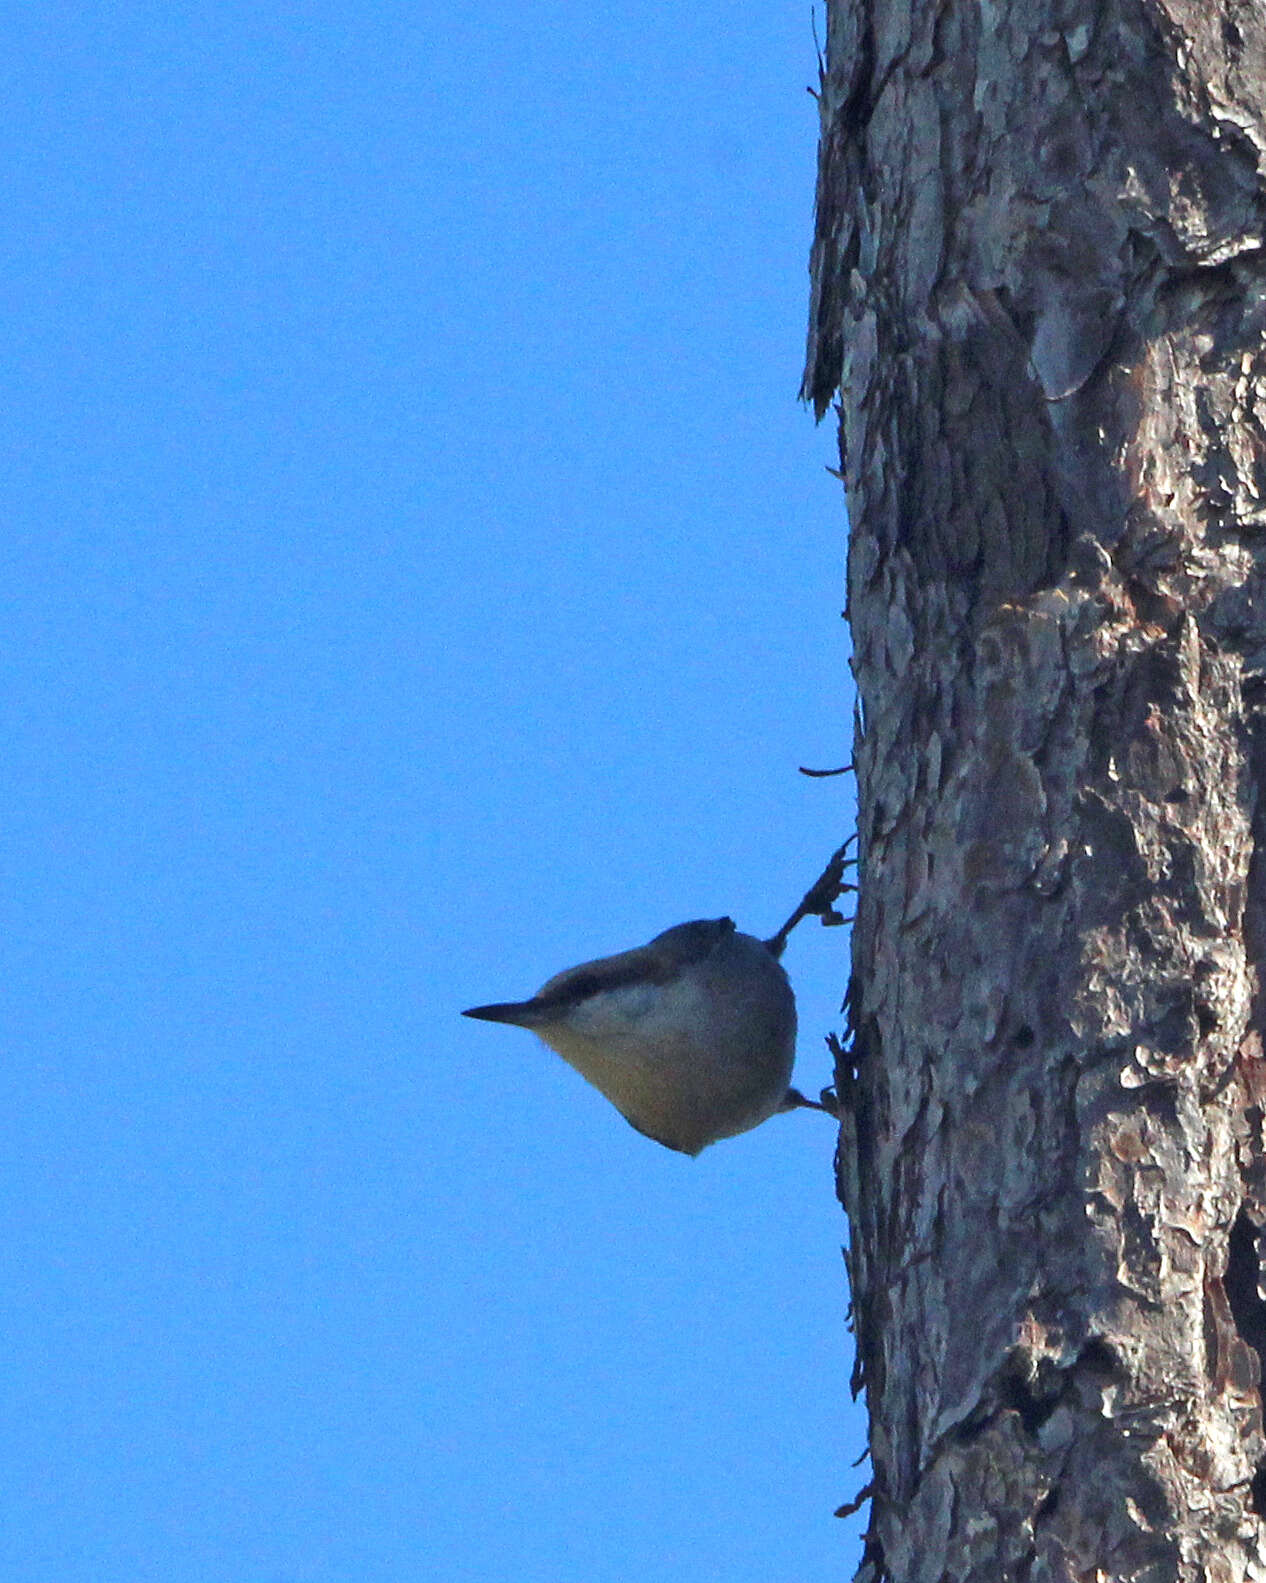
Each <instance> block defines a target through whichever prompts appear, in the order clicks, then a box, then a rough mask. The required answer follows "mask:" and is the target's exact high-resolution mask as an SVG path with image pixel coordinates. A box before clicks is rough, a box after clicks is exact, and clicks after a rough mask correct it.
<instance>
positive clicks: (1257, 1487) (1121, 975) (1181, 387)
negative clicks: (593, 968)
mask: <svg viewBox="0 0 1266 1583" xmlns="http://www.w3.org/2000/svg"><path fill="white" fill-rule="evenodd" d="M821 90H822V91H821V99H820V105H821V111H822V141H821V148H820V156H819V183H818V198H817V234H816V239H815V243H814V249H813V259H812V285H813V292H812V305H811V320H810V332H809V349H808V364H807V368H806V374H805V394H806V396H808V397H809V398H810V399H811V400H813V402H814V403H815V404H816V406H817V408H818V410H819V412H822V411H824V410H825V409H826V408H827V407H828V406H829V405H830V403H831V402H832V400H833V399H835V398H836V396H837V392H838V401H839V417H840V448H841V456H842V458H843V461H842V466H843V468H844V474H845V479H846V485H847V491H848V504H849V510H850V515H851V523H852V526H851V542H850V553H849V616H850V621H851V625H852V632H853V642H854V656H855V657H854V666H855V671H856V679H857V685H858V689H859V692H860V696H861V703H862V719H863V725H864V729H863V731H862V732H861V734H860V736H859V741H858V743H857V747H856V753H855V760H856V764H857V771H858V780H859V799H860V815H859V819H860V848H859V850H860V858H861V868H860V875H861V893H860V899H859V900H860V904H859V909H858V918H857V923H856V926H855V933H854V977H853V984H852V1007H853V1021H854V1025H855V1029H856V1040H855V1044H854V1048H853V1052H852V1058H851V1063H850V1066H849V1068H848V1069H847V1070H845V1071H843V1072H841V1073H840V1074H839V1076H840V1084H839V1086H840V1092H841V1095H842V1096H844V1097H845V1098H846V1099H847V1101H848V1106H847V1115H846V1117H845V1125H844V1137H843V1146H842V1148H841V1151H840V1176H839V1185H840V1192H841V1196H842V1198H843V1201H844V1204H845V1206H846V1208H847V1210H848V1213H849V1216H850V1220H851V1227H852V1246H851V1253H850V1274H851V1278H852V1282H853V1294H854V1299H855V1306H856V1313H857V1339H858V1355H859V1370H860V1377H861V1381H862V1383H864V1385H865V1388H866V1392H867V1399H868V1403H869V1407H870V1413H871V1437H872V1438H871V1444H872V1453H873V1459H874V1481H875V1493H874V1497H873V1504H872V1519H871V1526H870V1534H869V1538H868V1542H867V1550H866V1558H865V1560H864V1562H863V1567H862V1575H863V1576H864V1577H867V1578H877V1577H885V1578H891V1579H893V1580H894V1583H906V1580H915V1579H917V1580H928V1583H932V1580H938V1579H959V1578H962V1579H966V1578H974V1579H980V1580H985V1579H989V1580H997V1579H1003V1578H1017V1579H1025V1580H1032V1583H1038V1580H1047V1579H1050V1580H1070V1579H1083V1578H1085V1579H1100V1578H1102V1579H1125V1578H1131V1579H1134V1578H1139V1579H1141V1578H1147V1579H1149V1580H1153V1579H1154V1580H1161V1579H1167V1578H1182V1579H1196V1578H1216V1579H1226V1580H1232V1579H1240V1578H1246V1577H1266V1545H1264V1544H1263V1539H1264V1536H1266V1527H1264V1526H1263V1523H1262V1520H1261V1516H1260V1513H1261V1512H1263V1511H1266V1474H1262V1473H1259V1468H1261V1467H1263V1466H1264V1465H1266V1463H1264V1459H1266V1441H1264V1440H1263V1433H1262V1413H1261V1399H1260V1377H1261V1355H1262V1351H1263V1349H1264V1348H1266V1305H1264V1304H1263V1301H1262V1297H1261V1292H1260V1276H1259V1264H1260V1260H1259V1243H1260V1237H1259V1228H1261V1227H1263V1226H1266V1129H1264V1124H1263V1106H1264V1105H1266V1062H1264V1061H1263V1054H1262V1044H1261V1037H1260V1030H1261V1027H1262V1021H1263V1005H1262V994H1263V974H1262V961H1261V959H1262V955H1263V952H1264V951H1266V890H1264V884H1266V876H1264V875H1263V871H1262V864H1261V861H1260V858H1259V854H1260V853H1261V851H1262V845H1263V838H1264V837H1266V803H1264V802H1263V798H1262V796H1261V785H1262V781H1263V777H1264V776H1266V732H1264V728H1263V713H1262V711H1263V707H1264V706H1266V505H1264V504H1263V495H1264V494H1266V446H1264V444H1263V422H1264V417H1266V387H1264V384H1263V375H1264V372H1266V353H1264V348H1263V338H1264V333H1266V268H1264V258H1266V255H1264V253H1263V230H1264V228H1266V186H1264V174H1266V7H1264V6H1263V5H1262V4H1261V3H1260V0H1254V3H1252V4H1250V3H1245V0H1241V3H1231V0H1212V3H1196V0H1187V3H1179V0H1171V3H1164V0H1138V3H1116V0H1108V3H1097V4H1090V3H1087V0H1067V3H1064V4H1058V3H1053V0H1024V3H1020V0H1000V3H995V4H965V3H958V0H948V3H938V4H932V3H925V0H905V3H901V0H828V40H827V62H826V67H825V70H824V73H823V79H822V84H821Z"/></svg>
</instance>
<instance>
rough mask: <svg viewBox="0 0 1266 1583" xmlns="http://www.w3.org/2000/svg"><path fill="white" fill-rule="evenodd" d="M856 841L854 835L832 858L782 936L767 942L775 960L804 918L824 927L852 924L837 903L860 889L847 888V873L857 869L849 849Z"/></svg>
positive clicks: (805, 895)
mask: <svg viewBox="0 0 1266 1583" xmlns="http://www.w3.org/2000/svg"><path fill="white" fill-rule="evenodd" d="M856 840H857V835H856V832H854V834H852V835H851V836H849V838H848V840H847V841H845V843H844V845H843V846H842V847H841V848H840V849H839V851H838V852H836V853H835V854H834V855H833V856H832V858H831V861H830V862H829V863H828V864H827V866H826V867H825V868H824V869H823V870H822V872H821V874H820V875H819V876H818V878H817V879H816V880H815V881H814V882H813V884H812V885H811V886H810V887H809V889H808V890H807V891H806V892H805V894H804V899H803V901H801V903H800V905H799V906H798V907H797V908H796V910H795V912H793V913H792V915H791V917H790V918H788V919H787V921H786V923H785V924H783V926H782V928H781V929H779V931H778V933H777V934H776V935H775V936H774V937H773V939H772V940H766V941H765V944H766V945H767V946H768V947H769V949H770V950H771V951H772V952H773V954H774V955H775V956H781V955H782V953H783V947H784V946H785V945H786V944H787V936H788V935H789V934H790V933H791V931H792V930H793V929H794V928H795V927H796V925H797V924H798V923H799V922H800V920H801V919H802V918H810V917H813V918H821V920H822V922H823V923H824V924H841V923H847V922H848V920H847V919H846V918H845V917H844V915H843V914H842V913H839V912H837V911H836V910H835V903H836V902H837V901H838V900H839V899H840V897H841V896H843V895H845V894H846V892H848V891H855V890H856V889H857V886H856V885H849V884H846V883H845V880H844V875H845V873H846V872H847V870H849V869H850V868H856V867H857V859H856V858H855V857H849V855H848V849H849V847H851V846H852V844H853V842H854V841H856Z"/></svg>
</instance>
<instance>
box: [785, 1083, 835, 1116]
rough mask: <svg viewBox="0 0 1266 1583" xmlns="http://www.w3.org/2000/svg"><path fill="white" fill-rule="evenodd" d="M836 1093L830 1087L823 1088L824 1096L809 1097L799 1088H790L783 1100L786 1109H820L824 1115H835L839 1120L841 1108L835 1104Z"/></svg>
mask: <svg viewBox="0 0 1266 1583" xmlns="http://www.w3.org/2000/svg"><path fill="white" fill-rule="evenodd" d="M834 1100H835V1095H834V1094H833V1093H832V1091H831V1090H830V1089H829V1088H824V1089H823V1090H822V1098H821V1099H820V1100H819V1099H808V1098H807V1097H806V1096H805V1095H804V1094H802V1093H801V1092H800V1090H799V1089H798V1088H789V1089H788V1090H787V1097H786V1099H784V1100H783V1102H782V1108H783V1109H784V1110H820V1111H822V1112H823V1114H824V1115H827V1116H834V1117H835V1118H836V1120H837V1121H838V1120H839V1115H840V1113H839V1109H838V1108H837V1106H836V1105H835V1104H834Z"/></svg>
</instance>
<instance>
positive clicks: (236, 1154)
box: [0, 0, 866, 1583]
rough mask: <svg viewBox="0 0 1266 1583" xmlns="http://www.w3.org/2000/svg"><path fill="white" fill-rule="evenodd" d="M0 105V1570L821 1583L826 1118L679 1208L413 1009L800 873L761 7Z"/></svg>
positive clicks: (655, 1159) (840, 1553)
mask: <svg viewBox="0 0 1266 1583" xmlns="http://www.w3.org/2000/svg"><path fill="white" fill-rule="evenodd" d="M0 70H2V71H3V74H4V78H5V82H4V93H3V100H2V102H3V105H4V110H3V115H4V119H5V125H4V129H3V137H2V138H0V183H2V200H0V201H2V207H3V212H4V216H5V224H4V232H3V259H2V262H0V277H2V287H3V289H2V290H0V320H2V324H0V332H2V343H3V346H4V353H3V356H2V357H0V382H2V383H3V390H2V391H0V428H2V434H3V449H4V457H3V467H0V491H2V492H3V538H2V542H3V555H4V569H3V578H2V581H0V597H2V598H3V601H4V612H3V620H2V621H0V647H2V648H3V655H2V659H0V731H2V738H3V744H4V747H3V752H2V753H0V780H2V782H3V806H2V811H0V861H2V862H3V868H4V873H3V883H2V885H0V896H2V898H3V900H2V902H0V905H2V906H3V908H4V912H5V916H4V918H3V920H0V942H2V943H0V955H2V958H3V960H2V961H0V976H2V980H3V984H4V992H3V996H2V997H0V1007H2V1008H3V1010H2V1027H3V1061H2V1062H0V1128H2V1129H3V1138H2V1140H0V1249H2V1250H3V1253H2V1254H0V1269H2V1272H3V1278H2V1281H0V1351H2V1355H3V1358H4V1365H3V1368H2V1369H0V1423H2V1424H3V1426H4V1432H3V1435H2V1436H0V1579H2V1580H4V1583H9V1580H14V1583H150V1580H152V1583H343V1580H346V1583H403V1580H412V1579H419V1578H427V1579H430V1578H434V1579H437V1580H441V1583H448V1580H454V1583H456V1580H463V1579H470V1580H479V1583H489V1580H497V1579H501V1578H505V1579H513V1580H514V1583H538V1580H539V1583H699V1580H718V1583H749V1580H750V1583H770V1580H771V1579H777V1580H783V1579H786V1580H792V1579H794V1580H796V1583H826V1580H828V1579H830V1580H837V1579H840V1578H844V1577H847V1576H848V1575H849V1574H850V1572H851V1570H852V1567H853V1565H854V1563H855V1560H856V1553H857V1552H856V1524H855V1523H842V1522H840V1521H838V1520H836V1519H835V1518H834V1517H833V1516H832V1510H833V1508H834V1507H835V1506H836V1505H838V1504H839V1503H840V1502H841V1501H843V1500H845V1499H847V1498H848V1497H849V1496H851V1495H852V1494H853V1493H854V1492H855V1491H856V1489H857V1488H858V1486H859V1485H860V1484H861V1483H862V1482H863V1481H864V1479H865V1477H866V1471H865V1469H864V1468H862V1469H857V1470H853V1469H851V1468H850V1463H851V1462H852V1460H853V1459H854V1458H855V1457H856V1456H857V1455H858V1453H859V1452H860V1450H861V1449H862V1445H863V1433H864V1431H863V1421H862V1417H861V1414H860V1411H859V1409H858V1408H857V1407H855V1406H854V1405H853V1404H852V1403H851V1402H850V1400H849V1397H848V1391H847V1379H848V1371H849V1364H850V1347H849V1344H848V1341H847V1337H846V1335H845V1330H844V1314H845V1308H846V1304H847V1289H846V1282H845V1277H844V1270H843V1265H842V1262H841V1257H840V1244H841V1243H842V1241H843V1240H844V1236H845V1226H844V1222H843V1219H842V1216H841V1214H840V1212H839V1210H838V1208H837V1206H836V1204H835V1201H834V1196H833V1188H832V1174H831V1161H832V1153H833V1149H834V1129H833V1127H832V1126H831V1125H830V1124H829V1122H827V1121H826V1120H825V1119H823V1118H822V1117H819V1116H815V1115H812V1114H803V1113H802V1114H799V1115H793V1116H787V1117H780V1118H776V1119H775V1120H774V1121H771V1122H769V1123H768V1124H767V1125H766V1126H765V1127H763V1128H761V1129H759V1130H758V1131H757V1132H754V1133H752V1134H749V1135H748V1136H746V1137H743V1138H739V1139H736V1140H733V1141H731V1142H728V1143H725V1144H722V1145H719V1146H717V1147H716V1148H714V1149H711V1150H709V1151H707V1152H706V1153H705V1154H704V1155H703V1156H702V1157H701V1158H699V1159H698V1160H689V1159H686V1158H684V1157H681V1156H677V1155H674V1154H672V1153H670V1152H668V1151H667V1150H664V1149H661V1148H658V1147H657V1146H656V1145H654V1144H653V1143H651V1142H649V1141H648V1140H647V1139H645V1138H642V1137H640V1136H638V1135H637V1134H636V1133H634V1132H633V1131H632V1130H631V1129H630V1128H629V1127H628V1126H627V1125H626V1124H625V1123H624V1122H623V1121H622V1120H621V1118H620V1117H619V1116H618V1115H617V1114H616V1113H615V1112H614V1111H613V1110H611V1109H610V1107H609V1106H607V1105H606V1103H605V1102H604V1101H603V1100H602V1099H601V1098H600V1097H599V1096H598V1095H597V1094H596V1093H594V1092H593V1091H592V1090H590V1089H589V1088H587V1087H586V1086H585V1085H584V1084H583V1083H582V1082H581V1081H580V1079H579V1078H577V1077H576V1076H575V1074H574V1073H572V1072H571V1071H570V1070H569V1069H568V1068H567V1067H565V1066H564V1065H563V1064H562V1063H561V1062H560V1061H558V1060H557V1058H555V1057H554V1056H552V1055H551V1054H550V1053H549V1052H548V1051H546V1050H545V1049H543V1048H542V1047H541V1046H539V1045H538V1044H537V1043H536V1042H535V1041H534V1040H533V1039H531V1038H530V1037H529V1036H527V1035H526V1034H522V1033H520V1032H518V1031H516V1030H513V1029H507V1028H498V1027H492V1026H489V1025H486V1024H477V1023H472V1022H469V1021H465V1020H463V1019H462V1018H461V1017H460V1016H459V1015H458V1012H459V1010H460V1009H461V1008H462V1007H463V1006H467V1005H470V1004H472V1003H476V1002H479V1001H486V1000H489V999H501V998H511V997H517V996H520V995H525V994H527V993H529V992H531V991H532V990H533V989H534V988H535V987H536V986H537V985H538V983H539V982H540V981H541V980H542V979H544V978H545V977H547V976H548V975H549V974H551V973H552V972H554V971H555V970H557V969H559V968H561V967H563V966H565V965H568V964H570V963H573V962H575V961H577V960H580V959H583V958H585V957H589V956H593V955H596V954H599V953H603V952H606V951H610V950H616V949H620V948H622V947H625V946H628V945H632V944H636V943H639V942H640V941H642V940H645V939H646V938H648V937H649V936H650V935H651V934H654V933H656V932H657V931H658V930H660V929H662V928H665V927H666V926H668V925H670V924H673V923H676V922H679V921H681V920H682V919H685V918H690V917H714V916H717V915H719V914H721V913H731V914H732V915H733V916H734V917H735V918H737V919H738V921H739V924H740V926H741V927H744V928H747V929H750V930H753V931H757V932H772V930H773V929H774V928H776V926H777V925H778V924H779V923H780V922H781V921H782V919H783V918H784V917H785V916H786V914H787V913H788V912H789V911H790V909H791V908H792V906H793V905H794V904H795V902H796V901H797V900H798V899H799V897H800V895H801V893H802V891H803V890H804V889H805V887H806V886H807V885H808V884H809V883H810V881H811V880H812V879H813V878H814V877H815V876H816V875H817V873H818V871H819V870H820V868H821V866H822V864H823V863H824V862H825V860H826V858H827V857H828V856H829V854H830V852H831V851H832V849H833V848H834V847H835V846H836V845H837V844H838V842H839V841H840V840H841V839H842V838H843V836H844V835H845V834H846V833H847V832H848V830H849V829H850V827H851V817H852V801H851V799H852V787H851V785H849V784H848V783H846V782H845V781H844V780H842V779H836V780H831V781H819V782H811V781H808V780H806V779H804V778H803V777H800V776H798V775H797V774H796V766H797V764H801V763H809V764H830V763H839V762H842V761H843V760H844V759H845V758H847V756H848V751H849V740H848V739H849V732H850V726H849V719H850V713H851V694H850V691H849V686H848V681H847V666H846V655H847V649H846V635H845V631H844V628H843V624H842V623H841V621H840V619H839V611H840V606H841V604H842V589H843V557H844V531H845V530H844V510H843V502H842V499H841V496H840V492H839V486H838V484H836V483H835V481H834V480H832V479H831V478H830V477H829V476H828V475H827V473H826V472H825V470H824V467H825V465H826V464H829V463H830V462H831V461H832V460H833V442H832V437H831V433H830V425H829V424H828V425H824V426H823V427H822V428H820V429H815V428H814V426H813V424H812V422H811V420H810V418H809V417H808V416H807V415H806V413H805V412H804V411H803V410H802V409H801V408H800V407H799V406H798V405H797V403H796V400H795V391H796V385H797V380H798V375H799V364H800V355H801V347H802V341H803V330H804V324H805V316H806V300H807V290H808V282H807V275H806V259H807V254H808V247H809V240H810V225H811V213H812V189H813V173H814V146H815V134H816V112H815V109H814V105H813V102H812V100H811V99H809V98H808V96H807V95H806V94H805V91H804V89H805V86H806V84H808V83H811V82H813V81H814V80H815V77H814V74H815V64H814V51H813V41H812V36H811V31H810V14H809V7H808V5H807V4H806V5H803V6H802V5H798V4H785V5H781V6H772V7H771V6H752V7H734V6H732V5H726V6H722V5H721V4H720V3H719V0H700V3H698V4H695V5H690V6H671V7H670V6H661V5H647V4H636V3H635V4H634V5H632V6H631V7H625V8H623V9H621V8H618V7H617V8H614V9H613V8H611V7H600V6H593V5H592V4H582V3H580V0H556V3H553V4H549V3H542V4H522V5H518V6H512V7H509V8H501V9H498V8H496V7H492V8H489V7H486V6H485V7H479V6H461V7H455V6H442V7H441V6H438V5H437V6H433V7H427V6H425V5H424V6H422V7H418V6H417V5H416V4H406V3H403V0H402V3H383V4H372V3H371V4H368V5H359V6H351V5H333V4H321V3H317V0H314V3H310V4H287V5H279V4H276V3H275V0H251V3H250V4H249V5H248V4H239V3H234V0H216V3H215V4H210V3H207V4H192V3H187V4H182V3H180V0H162V3H159V0H151V3H147V4H138V3H135V0H109V3H108V4H84V5H73V6H72V5H65V4H58V3H57V0H50V3H49V4H46V5H41V6H32V7H26V8H18V7H8V8H6V12H5V16H4V19H3V22H2V23H0ZM787 963H788V967H789V969H790V971H791V973H792V975H793V979H794V981H795V983H796V986H797V991H798V995H799V1000H800V1008H801V1041H800V1065H799V1074H800V1081H801V1082H802V1084H803V1086H804V1087H806V1088H807V1089H808V1090H810V1091H811V1092H815V1091H816V1089H817V1088H818V1087H819V1086H821V1085H822V1084H823V1083H825V1082H826V1081H827V1080H828V1078H829V1062H828V1058H827V1055H826V1052H825V1049H824V1046H823V1035H824V1034H825V1033H826V1032H827V1031H828V1030H830V1029H832V1028H838V1027H839V1017H838V1006H839V999H840V993H841V990H842V987H843V984H844V982H845V978H846V972H847V939H846V936H845V934H844V932H843V931H839V930H836V931H825V930H822V929H820V928H818V927H817V925H816V924H814V925H806V926H804V928H803V929H802V930H801V931H800V933H799V934H798V935H797V937H796V938H795V939H794V940H793V941H792V944H791V947H790V949H789V952H788V957H787Z"/></svg>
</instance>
